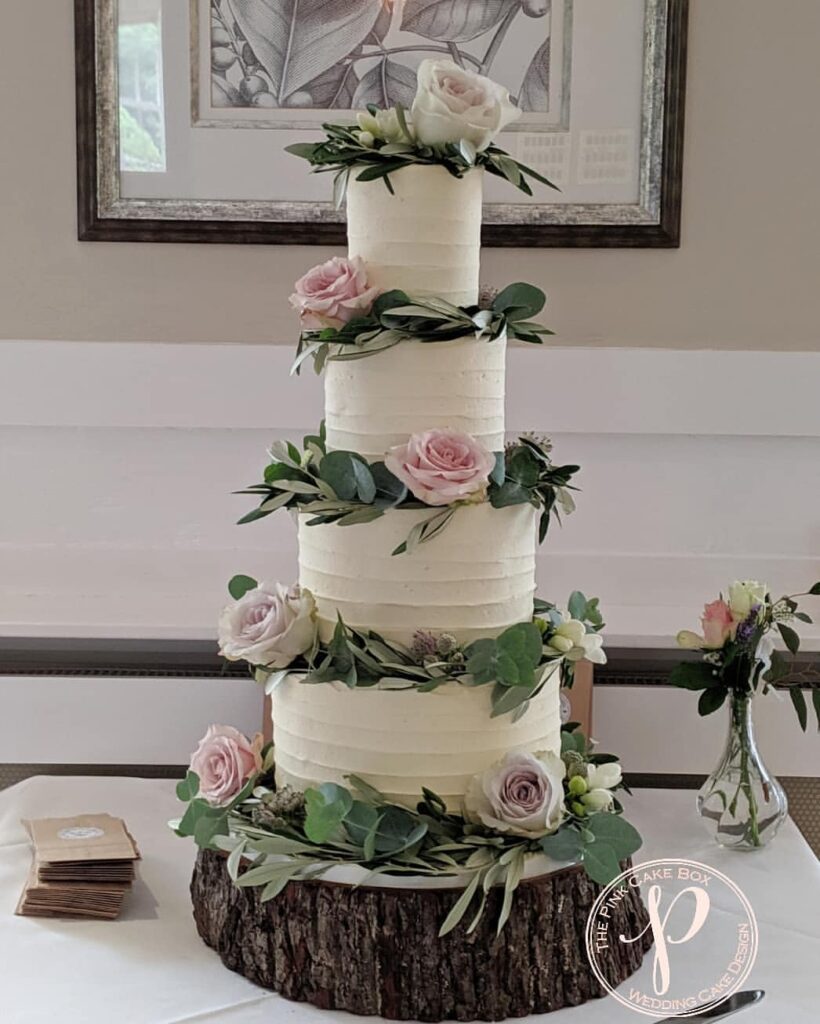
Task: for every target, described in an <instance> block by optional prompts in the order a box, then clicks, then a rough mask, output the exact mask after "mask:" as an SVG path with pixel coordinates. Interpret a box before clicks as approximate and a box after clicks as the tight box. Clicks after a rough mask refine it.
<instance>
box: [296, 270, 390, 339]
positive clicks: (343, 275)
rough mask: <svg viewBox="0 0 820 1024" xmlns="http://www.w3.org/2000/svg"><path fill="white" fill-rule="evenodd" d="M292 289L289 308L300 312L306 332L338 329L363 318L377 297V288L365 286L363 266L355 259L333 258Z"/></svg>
mask: <svg viewBox="0 0 820 1024" xmlns="http://www.w3.org/2000/svg"><path fill="white" fill-rule="evenodd" d="M294 288H295V289H296V290H295V291H294V293H293V295H291V297H290V304H291V305H292V306H293V307H294V308H295V309H298V310H299V315H300V317H301V319H302V326H303V327H304V328H305V329H306V330H308V331H320V330H322V329H323V328H325V327H341V326H342V325H343V324H346V323H347V322H348V321H349V320H352V319H354V317H357V316H363V315H364V314H366V313H367V312H369V310H370V307H371V306H372V305H373V302H374V301H375V299H376V298H377V296H378V295H379V289H378V288H371V287H369V286H368V283H367V273H366V271H365V266H364V263H363V262H362V261H361V259H360V258H359V257H358V256H354V257H353V259H346V258H345V257H343V256H334V257H333V259H330V260H328V261H327V262H326V263H320V264H319V266H318V267H314V268H313V269H312V270H309V271H308V272H307V273H306V274H305V275H304V277H300V278H299V280H298V281H297V282H296V284H295V285H294Z"/></svg>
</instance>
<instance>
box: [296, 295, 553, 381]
mask: <svg viewBox="0 0 820 1024" xmlns="http://www.w3.org/2000/svg"><path fill="white" fill-rule="evenodd" d="M545 303H546V296H545V295H544V293H543V292H542V291H541V289H540V288H536V287H535V286H534V285H531V284H524V283H523V282H517V283H516V284H511V285H508V286H507V287H506V288H504V289H503V290H502V291H500V292H499V293H498V294H497V295H496V296H495V298H494V299H493V300H492V302H491V303H490V305H489V307H488V308H486V309H483V308H481V306H479V305H471V306H454V305H453V304H452V303H450V302H446V301H445V300H444V299H437V298H414V297H411V296H409V295H407V294H406V293H405V292H403V291H400V290H398V289H394V290H392V291H389V292H384V293H383V294H382V295H380V296H379V297H378V298H377V299H376V300H375V301H374V303H373V305H372V307H371V309H370V312H369V313H368V314H367V315H366V316H360V317H355V318H354V319H352V320H350V321H349V322H348V323H345V324H343V325H342V326H341V327H326V328H323V329H322V330H311V331H303V332H302V334H301V336H300V338H299V343H298V345H297V348H296V357H295V359H294V362H293V366H292V368H291V373H296V374H298V373H299V371H300V370H301V368H302V364H303V363H304V362H305V361H306V360H308V359H312V360H313V368H314V370H315V371H316V373H321V372H322V370H323V369H324V367H325V364H326V362H327V361H328V359H330V360H332V361H337V360H338V361H342V360H351V359H363V358H366V357H367V356H372V355H375V354H376V353H378V352H384V351H385V350H386V349H389V348H392V347H393V346H394V345H398V344H399V343H400V342H402V341H422V342H428V343H436V342H446V341H457V340H461V339H464V338H465V337H474V338H475V339H476V340H477V341H485V342H492V341H495V340H496V339H498V338H500V337H501V336H502V335H504V334H506V337H507V338H508V339H510V340H513V339H517V340H519V341H525V342H529V343H530V344H536V345H540V344H543V340H544V337H546V336H547V335H551V334H552V333H553V332H552V331H550V330H548V329H547V328H546V327H542V326H541V325H540V324H537V323H534V322H533V321H532V317H534V316H537V315H538V314H539V313H540V312H541V310H542V309H543V308H544V305H545Z"/></svg>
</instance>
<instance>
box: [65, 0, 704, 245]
mask: <svg viewBox="0 0 820 1024" xmlns="http://www.w3.org/2000/svg"><path fill="white" fill-rule="evenodd" d="M464 2H465V0H437V4H438V6H437V4H436V3H433V4H432V6H433V7H434V8H436V13H437V14H438V15H441V14H442V12H444V13H448V12H449V14H453V12H455V13H458V12H459V11H460V12H461V13H462V14H463V13H464V11H465V10H467V8H466V7H459V6H458V5H459V4H463V3H464ZM313 3H314V5H315V4H316V3H318V0H313ZM371 3H374V4H376V5H380V4H382V5H383V4H388V3H389V4H391V7H390V8H389V9H390V11H391V12H392V18H393V21H392V23H391V27H390V28H389V31H390V32H392V33H394V37H395V40H396V41H397V44H398V45H392V42H391V45H389V46H388V44H387V43H386V42H385V40H384V38H383V39H382V41H381V43H380V44H379V45H378V46H377V45H376V44H373V45H372V46H371V45H370V44H369V43H366V44H360V45H359V46H358V48H356V49H354V50H353V51H352V53H351V54H348V55H347V56H346V57H345V58H344V59H343V62H342V63H344V65H345V67H349V66H351V65H355V69H354V71H353V72H351V74H354V75H355V76H356V82H357V89H358V95H359V97H368V92H367V81H372V80H374V79H375V77H376V76H375V75H374V74H373V73H372V72H373V69H374V68H381V69H382V70H384V69H388V70H390V71H391V72H393V77H395V78H396V79H397V84H396V86H395V89H396V90H398V93H399V94H400V95H401V96H402V97H403V98H404V97H407V96H408V95H409V86H410V76H411V75H414V67H413V64H412V61H417V60H418V59H419V58H420V57H422V56H424V55H425V54H426V53H427V51H428V50H433V51H435V50H437V49H441V50H443V49H447V50H448V51H449V52H454V51H456V56H457V57H459V59H461V60H462V61H464V62H465V66H467V65H469V66H474V65H476V66H477V69H479V70H480V69H481V66H478V62H479V60H480V59H481V58H482V57H485V58H486V57H488V55H489V50H490V48H491V47H492V45H493V44H494V43H495V44H496V46H495V52H494V54H493V59H494V60H495V63H493V62H492V61H491V62H490V63H491V64H492V67H491V68H490V69H489V70H490V73H491V74H493V73H494V72H495V70H496V68H497V69H498V70H499V73H501V72H503V73H504V74H505V75H508V76H509V75H512V74H513V73H514V71H513V69H515V68H517V69H518V70H517V71H515V74H518V75H519V79H520V74H521V71H520V69H521V67H523V65H524V64H525V63H527V61H528V62H529V64H528V70H529V73H530V75H531V76H532V74H533V68H534V67H535V68H536V71H538V70H539V69H540V68H541V65H537V64H536V60H537V55H538V53H546V52H549V57H548V59H547V61H546V65H545V68H544V69H543V70H544V73H543V74H541V75H540V77H539V78H538V81H539V83H540V85H539V87H538V89H536V90H535V93H534V94H533V92H532V90H531V91H530V95H529V97H528V96H527V94H526V88H525V87H526V74H527V72H524V81H523V82H522V81H521V80H517V83H516V82H512V81H510V85H509V86H508V87H516V88H517V89H518V92H517V93H514V95H516V97H517V98H521V99H522V100H525V101H527V106H525V104H524V103H523V102H522V107H524V109H525V113H524V116H523V117H522V118H521V122H520V123H519V124H517V125H516V126H514V130H511V131H505V132H504V133H503V134H502V135H501V136H500V137H499V143H500V144H501V145H502V146H504V148H507V149H509V150H510V152H512V153H513V155H514V156H516V158H517V159H520V160H522V161H523V162H530V163H531V164H533V165H534V166H536V168H537V169H538V170H539V171H541V173H543V174H546V176H547V177H549V178H550V179H551V180H554V181H556V184H558V185H559V187H560V188H561V191H560V192H558V193H556V192H552V190H549V189H546V188H543V189H539V192H538V193H537V194H536V196H535V197H534V200H533V201H527V200H526V197H522V196H520V194H519V193H517V192H513V190H512V189H511V188H510V187H509V186H508V187H507V191H506V192H501V193H500V194H497V193H496V192H493V191H492V190H493V189H497V188H498V187H503V183H498V182H492V183H491V187H490V190H489V191H490V195H489V196H487V197H486V202H485V218H484V226H483V233H482V243H483V244H484V245H486V246H519V247H530V246H537V247H658V248H674V247H677V246H678V245H679V244H680V215H681V176H682V167H683V132H684V108H685V82H686V37H687V23H688V0H623V7H622V8H621V7H619V12H618V15H619V16H618V19H617V25H618V26H619V28H618V31H620V32H621V37H620V38H621V41H622V43H623V46H622V49H623V56H622V59H621V58H619V56H618V54H617V53H610V56H609V60H610V63H609V64H608V65H607V67H606V68H605V69H604V70H603V71H600V72H599V71H598V70H596V69H599V68H600V67H601V66H602V65H601V59H602V53H598V52H597V51H596V50H595V45H594V43H590V44H589V47H588V49H589V52H587V48H583V47H581V46H580V43H578V42H577V40H579V39H586V40H588V39H589V38H590V33H591V32H593V33H594V32H596V31H597V32H598V33H599V35H600V41H601V44H602V45H603V40H604V38H605V37H606V38H607V39H608V40H609V41H610V43H611V41H612V39H613V31H612V30H614V27H615V22H613V25H612V26H611V28H612V30H610V28H608V26H607V25H605V24H604V23H603V22H602V20H601V19H602V17H604V15H605V13H606V12H607V11H611V7H609V6H607V5H604V6H603V7H602V6H601V4H602V0H494V2H493V3H489V4H482V5H480V8H481V9H482V10H488V9H489V10H491V11H494V12H496V13H497V11H498V10H501V9H506V10H507V15H508V18H509V22H510V24H513V23H514V24H515V26H516V31H518V33H519V35H518V36H515V35H514V33H513V32H512V31H511V32H510V33H509V34H508V35H507V37H506V38H505V39H503V46H502V45H500V44H498V42H497V40H498V37H499V35H500V30H501V28H503V24H498V25H497V24H495V23H493V24H492V25H491V27H490V29H489V30H488V31H487V32H486V33H483V34H481V35H479V37H477V38H476V39H473V40H468V41H466V42H464V43H462V42H460V41H459V42H453V41H451V40H450V41H448V40H447V39H445V38H444V37H445V36H447V35H453V34H459V32H460V34H461V35H465V34H467V35H470V34H471V30H467V29H458V28H452V27H450V28H447V27H446V26H445V29H441V25H440V19H439V22H436V23H435V25H433V26H431V25H430V24H426V23H421V25H420V27H421V29H422V30H423V31H424V32H426V33H427V35H426V36H418V35H417V34H411V33H408V31H407V27H408V26H409V27H414V28H418V27H419V24H420V23H419V11H420V10H421V7H420V6H419V5H420V4H421V0H331V2H330V3H325V4H324V7H323V11H324V16H325V17H326V19H330V22H329V29H330V28H334V25H333V23H332V13H333V11H337V12H338V11H339V10H340V9H344V10H347V9H349V10H354V9H357V10H360V11H361V10H362V5H363V4H371ZM223 4H227V5H229V6H228V9H229V11H231V12H234V13H235V11H237V10H241V11H242V12H243V14H242V16H241V20H242V24H243V25H244V27H245V29H246V33H247V36H248V37H251V38H252V41H253V46H252V45H251V43H250V42H249V41H248V38H246V36H245V35H243V34H242V33H241V32H240V31H239V29H240V25H239V21H236V22H234V23H233V24H232V26H231V27H232V28H236V29H237V33H236V35H235V37H234V38H233V40H232V46H233V47H234V52H235V53H238V54H239V55H240V57H241V56H243V55H244V56H247V57H248V59H249V61H251V62H254V63H251V64H249V65H242V66H240V65H239V63H238V62H239V57H237V60H235V61H234V62H233V64H231V65H230V66H229V67H228V68H227V69H224V68H222V67H220V66H219V65H224V64H227V63H228V61H230V60H231V57H230V54H227V55H223V54H222V53H217V58H216V64H213V63H211V62H213V61H214V60H215V58H214V56H213V55H214V52H215V51H218V50H219V47H217V45H216V44H217V43H221V42H224V38H223V37H221V36H220V35H219V34H218V28H219V25H220V24H221V22H219V19H217V18H215V17H214V18H212V19H211V20H210V21H207V22H206V19H205V18H204V17H203V15H204V14H205V15H207V14H208V12H209V10H210V9H212V8H213V7H214V5H223ZM413 4H416V5H417V6H416V7H412V6H411V5H413ZM231 5H233V6H231ZM254 5H258V7H255V6H254ZM447 5H449V6H447ZM525 5H528V7H527V9H528V10H529V11H530V15H529V17H527V15H526V13H525ZM288 6H289V5H288V3H287V0H285V2H283V3H282V4H280V5H277V10H278V12H279V13H281V11H282V10H284V9H287V8H288ZM291 6H292V7H293V9H294V10H297V9H301V10H305V9H308V10H310V9H311V4H310V3H308V4H304V5H302V7H301V8H297V6H296V5H291ZM430 6H431V5H430V3H429V0H427V8H429V7H430ZM273 9H274V8H273V7H271V0H190V6H186V5H185V3H184V2H183V0H175V2H174V3H171V0H75V43H76V94H77V108H76V109H77V197H78V237H79V239H80V240H82V241H112V242H113V241H132V242H133V241H146V242H218V243H239V244H280V245H282V244H284V245H288V244H298V245H305V244H316V245H328V244H343V243H344V240H345V226H344V213H343V211H336V210H334V208H333V205H332V203H331V202H330V198H329V192H330V189H329V184H328V182H327V180H326V179H325V178H324V177H323V176H321V175H319V176H317V175H310V174H308V173H307V172H306V168H305V167H304V166H303V165H302V164H301V163H300V162H299V161H297V160H295V159H293V158H292V157H288V156H287V155H286V154H284V146H285V145H286V144H289V143H291V142H293V141H294V140H296V141H300V140H301V141H305V140H312V139H315V138H317V136H318V132H317V129H318V128H319V125H320V123H321V122H322V121H323V120H336V121H346V120H349V119H352V116H353V112H352V111H353V108H352V107H351V108H350V109H341V108H338V102H337V106H335V107H333V108H332V109H324V108H313V107H311V108H310V109H307V108H306V106H305V97H306V96H307V97H308V99H310V100H311V101H312V102H314V103H315V102H321V95H327V93H325V94H322V92H321V88H320V87H317V86H316V85H315V84H313V85H311V88H310V89H306V88H303V87H302V85H301V84H300V82H299V81H298V80H297V78H296V77H293V79H292V85H294V86H299V87H298V88H295V89H293V90H292V91H291V92H290V93H288V94H287V95H284V94H282V104H280V105H279V106H276V104H277V103H278V99H277V98H276V97H274V96H273V93H272V91H271V93H270V98H268V97H265V98H266V99H267V100H268V102H267V104H261V103H256V104H255V105H254V106H253V107H252V106H251V102H252V101H253V98H254V95H255V94H253V92H252V87H247V88H244V87H243V85H242V79H236V77H235V76H236V75H237V74H239V72H240V71H244V72H245V74H244V78H245V79H249V78H251V77H252V76H251V75H250V73H249V72H254V74H255V77H256V79H259V81H261V82H262V83H263V85H262V86H259V88H264V89H265V90H273V85H274V80H273V79H271V77H270V74H269V73H268V71H267V70H266V66H267V67H268V68H270V69H271V71H272V73H274V75H275V74H276V73H277V65H276V60H277V56H276V48H275V45H274V46H273V49H271V47H270V46H268V43H271V41H272V43H273V44H275V43H276V41H277V38H278V37H277V36H276V35H275V32H274V28H267V27H265V26H266V25H269V24H272V22H270V20H268V21H267V22H266V21H264V20H263V21H262V26H263V27H262V30H261V34H260V30H259V17H257V16H256V12H257V11H259V10H261V11H262V13H263V14H265V15H266V17H268V19H270V17H272V15H270V11H271V10H273ZM383 9H384V10H388V8H387V7H384V8H383ZM476 9H477V8H473V9H472V10H476ZM408 10H410V12H411V13H412V14H413V15H414V17H413V18H408V16H407V13H406V12H407V11H408ZM219 11H220V12H222V11H223V8H222V7H221V6H219ZM541 11H544V12H545V13H543V14H541V13H536V12H541ZM249 12H250V14H249ZM558 12H560V17H559V14H558ZM602 12H604V13H603V14H602ZM625 12H626V14H628V16H625ZM511 14H513V15H515V17H517V18H519V21H520V23H521V24H518V22H515V18H513V17H511V16H510V15H511ZM251 16H253V17H251ZM493 16H495V15H493ZM249 17H250V18H251V20H250V21H249V20H248V18H249ZM260 17H261V16H260ZM254 18H256V21H254V20H253V19H254ZM140 19H143V20H142V21H140ZM524 22H526V25H525V24H524ZM152 24H155V25H156V29H152V30H151V31H148V29H147V28H145V26H148V27H149V28H150V26H151V25H152ZM447 24H449V23H447ZM134 25H137V26H143V27H142V28H140V30H139V33H135V32H132V31H131V30H132V27H133V26H134ZM534 26H538V27H539V31H540V30H541V27H542V26H548V32H549V35H548V36H546V37H545V39H544V40H542V41H541V42H540V43H539V39H540V36H536V37H535V40H534V42H532V41H530V42H526V43H524V42H523V41H521V40H523V39H524V38H525V37H526V36H529V37H532V36H533V27H534ZM596 26H597V29H596ZM478 27H479V28H481V27H483V26H478ZM524 29H526V32H525V31H524ZM474 30H475V26H473V27H472V31H474ZM434 33H438V34H437V35H434ZM329 34H330V33H329ZM338 34H339V33H338V32H335V30H334V33H333V35H334V37H335V35H338ZM138 35H139V37H140V39H138V40H137V41H138V42H139V43H140V46H142V47H143V49H144V47H145V45H146V37H150V39H149V40H148V42H149V43H150V45H153V46H154V48H155V51H154V52H155V60H156V62H157V65H156V67H155V68H153V69H152V68H151V67H150V66H149V67H148V68H147V70H146V69H145V67H144V66H142V65H141V66H140V67H141V70H139V72H138V74H139V76H142V87H140V82H139V81H137V84H136V86H135V85H134V82H135V74H136V73H135V71H134V66H133V61H134V52H133V50H134V48H133V45H132V44H133V42H134V40H135V39H136V38H137V36H138ZM394 37H390V38H391V39H393V38H394ZM559 37H560V38H559ZM488 39H489V40H490V43H489V44H487V43H486V40H488ZM556 39H558V40H559V41H558V42H555V40H556ZM516 40H518V41H516ZM209 43H210V44H211V45H210V56H208V54H206V53H205V50H206V47H207V44H209ZM536 43H538V45H539V49H538V51H537V52H536V54H535V55H533V54H532V53H531V52H530V51H527V52H526V53H525V52H524V51H522V50H521V47H523V46H525V45H526V46H534V45H536ZM334 45H336V44H335V43H334ZM327 46H330V44H329V43H328V44H327ZM548 46H549V47H552V49H551V50H549V51H547V50H546V49H545V47H548ZM240 47H241V49H239V48H240ZM254 47H255V49H254ZM470 47H472V50H471V49H470ZM482 47H483V49H482ZM504 47H507V48H508V49H509V52H507V50H506V49H504ZM515 47H518V49H515ZM611 49H616V47H615V46H614V44H613V45H611V46H610V50H611ZM257 50H258V51H260V52H262V53H263V54H265V56H263V57H259V56H257V52H256V51H257ZM399 52H401V55H400V56H396V54H398V53H399ZM335 53H336V51H335V50H331V49H327V50H325V51H324V52H323V53H320V55H319V58H317V57H316V54H315V53H311V54H309V55H308V56H309V57H310V61H308V64H310V66H311V67H312V68H314V69H315V68H317V67H318V68H320V69H321V68H322V65H323V63H327V61H328V60H330V59H331V58H333V59H335ZM630 54H631V58H630ZM322 58H324V60H323V59H322ZM519 58H522V59H519ZM317 59H318V64H317ZM403 60H408V61H410V62H411V63H409V64H407V65H404V64H400V63H399V62H400V61H403ZM129 62H130V63H129ZM311 62H312V63H311ZM149 63H150V62H149ZM303 63H304V62H303ZM484 63H487V61H486V60H485V61H484ZM340 66H341V65H340V64H339V62H337V64H336V65H334V66H333V67H332V68H330V69H327V68H325V69H324V71H321V73H320V75H319V76H316V78H315V79H314V83H315V81H317V80H319V79H321V75H324V76H325V77H327V76H328V75H335V74H336V73H337V71H338V68H339V67H340ZM399 66H400V67H401V68H403V70H402V71H400V72H396V71H395V68H396V67H399ZM556 66H557V67H558V68H559V69H560V73H559V71H556V70H555V69H556ZM585 68H586V72H588V73H585ZM505 69H506V70H505ZM485 70H486V69H485ZM223 71H224V79H225V83H226V87H227V86H230V88H231V91H230V96H229V98H228V99H224V98H223V99H222V100H221V101H220V100H219V96H216V94H217V92H218V91H219V90H216V89H215V87H213V86H210V87H209V85H208V78H207V75H208V74H209V73H210V74H211V75H213V74H214V73H217V74H222V72H223ZM368 75H369V76H370V77H369V79H368ZM232 76H233V77H232ZM302 77H304V74H303V75H302ZM383 77H384V76H383V75H382V78H383ZM599 78H600V80H601V81H599ZM604 79H606V80H605V81H604ZM531 80H532V77H531ZM237 81H238V82H239V84H238V85H237V84H236V83H237ZM276 81H278V82H279V84H280V90H282V81H283V77H282V75H279V77H278V78H277V79H276ZM146 82H147V83H148V85H147V87H146V85H145V83H146ZM362 82H364V83H365V84H364V85H362ZM504 84H507V82H504ZM256 87H257V86H256V85H254V86H253V88H256ZM288 88H290V86H288ZM209 89H210V91H209ZM129 90H130V91H129ZM223 91H224V90H223ZM146 93H149V94H150V95H147V96H146ZM300 94H301V95H300ZM385 95H386V96H387V98H388V99H390V98H391V94H390V93H389V92H386V93H385ZM533 95H534V96H535V99H533ZM215 96H216V101H214V97H215ZM345 96H346V97H347V100H346V101H347V102H350V101H352V99H353V98H354V96H355V90H354V91H353V92H352V93H349V94H345ZM545 96H546V97H547V98H548V99H547V101H545V102H544V103H543V104H542V105H543V109H541V108H540V107H539V109H537V110H536V109H535V107H538V105H539V103H540V102H541V101H542V100H543V99H544V97H545ZM638 96H639V97H640V102H639V103H637V102H632V101H633V100H635V99H636V97H638ZM317 97H319V99H317ZM619 97H620V98H619ZM629 97H632V100H629ZM368 98H369V97H368ZM630 104H631V105H630ZM527 107H529V108H530V109H527ZM337 108H338V109H337ZM633 108H634V109H633ZM157 125H160V127H161V129H162V135H161V146H157V145H155V144H153V143H152V138H151V133H152V132H154V137H156V129H157ZM160 150H161V152H160ZM539 154H542V156H539ZM538 160H540V162H538ZM128 161H130V163H128ZM277 189H281V190H282V191H281V194H274V193H276V191H277ZM209 190H210V191H209ZM545 193H549V194H548V195H547V194H545ZM587 196H589V197H590V198H589V199H587ZM593 197H594V198H593Z"/></svg>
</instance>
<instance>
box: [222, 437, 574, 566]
mask: <svg viewBox="0 0 820 1024" xmlns="http://www.w3.org/2000/svg"><path fill="white" fill-rule="evenodd" d="M550 450H551V445H550V443H549V442H548V441H546V440H544V439H539V438H536V437H532V436H529V435H523V436H522V437H521V438H519V440H518V441H517V442H515V443H513V444H511V445H509V446H508V447H507V448H506V450H505V451H503V452H496V454H495V466H494V468H493V470H492V472H491V473H490V477H489V482H488V488H487V499H488V500H489V502H490V504H491V505H492V506H493V508H505V507H507V506H509V505H522V504H530V505H533V506H534V507H535V508H538V509H540V511H541V516H540V520H539V530H538V534H539V541H543V540H544V538H545V537H546V535H547V532H548V530H549V525H550V522H551V520H552V519H553V518H555V519H558V520H559V521H560V513H561V512H564V513H565V514H569V513H570V512H572V511H573V510H574V508H575V503H574V501H573V498H572V495H571V493H570V492H571V491H573V490H575V489H576V488H574V487H573V486H572V484H571V483H570V480H571V479H572V477H573V476H574V475H575V473H577V472H578V470H579V468H580V467H578V466H571V465H570V466H556V465H554V464H553V462H552V458H551V456H550ZM269 451H270V456H271V459H272V461H271V462H270V464H269V465H268V466H267V467H266V469H265V472H264V479H263V480H262V482H261V483H258V484H252V485H250V486H249V487H246V488H243V489H242V490H241V491H238V492H236V493H238V494H251V495H253V496H254V497H257V498H258V499H259V505H258V506H257V507H256V508H255V509H253V510H252V511H250V512H248V513H247V514H246V515H244V516H242V518H241V519H240V520H239V523H240V524H244V523H252V522H255V521H256V520H258V519H264V518H265V517H266V516H269V515H271V513H273V512H276V511H278V510H279V509H282V508H288V509H291V510H295V511H298V512H303V513H310V514H311V518H310V519H308V520H307V525H308V526H317V525H323V524H326V523H335V524H337V525H338V526H357V525H361V524H363V523H369V522H373V521H374V520H376V519H379V518H380V517H381V516H383V515H384V514H385V513H386V512H388V511H389V510H390V509H395V508H402V509H420V510H424V509H426V510H428V511H429V512H430V513H431V514H429V515H428V516H427V517H426V518H422V519H419V521H418V523H416V525H415V526H414V527H413V528H412V529H411V530H410V532H409V534H408V536H407V538H406V540H404V541H402V543H401V544H399V545H398V547H396V548H395V550H394V551H393V552H392V553H393V554H394V555H400V554H405V553H408V552H411V551H412V550H413V549H414V548H415V547H417V546H418V545H419V544H423V543H425V542H427V541H430V540H432V539H433V538H434V537H436V536H438V535H439V534H440V533H441V532H442V531H443V530H444V529H445V528H446V527H447V525H448V524H449V523H450V522H451V520H452V519H453V517H454V516H455V515H456V513H457V512H458V509H459V508H460V507H462V506H463V505H465V504H470V502H454V503H453V504H451V505H446V506H443V507H441V506H436V507H435V508H433V507H432V506H429V505H425V504H424V503H423V502H421V501H418V500H417V499H416V498H415V497H413V495H412V494H410V492H409V491H408V489H407V487H406V486H405V485H404V484H403V483H402V482H401V481H400V480H399V479H398V478H397V477H396V476H394V474H393V473H391V472H390V470H389V469H388V468H387V467H386V466H385V464H384V462H383V461H378V462H371V463H369V462H368V461H367V459H365V458H364V457H363V456H362V455H359V454H358V453H356V452H347V451H339V450H334V451H328V450H327V443H326V433H325V426H324V423H322V426H321V427H320V429H319V433H318V434H309V435H307V436H306V437H305V438H304V440H303V448H302V450H301V451H300V450H299V448H297V446H296V445H295V444H293V443H292V442H290V441H277V442H274V444H272V445H271V447H270V449H269Z"/></svg>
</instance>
